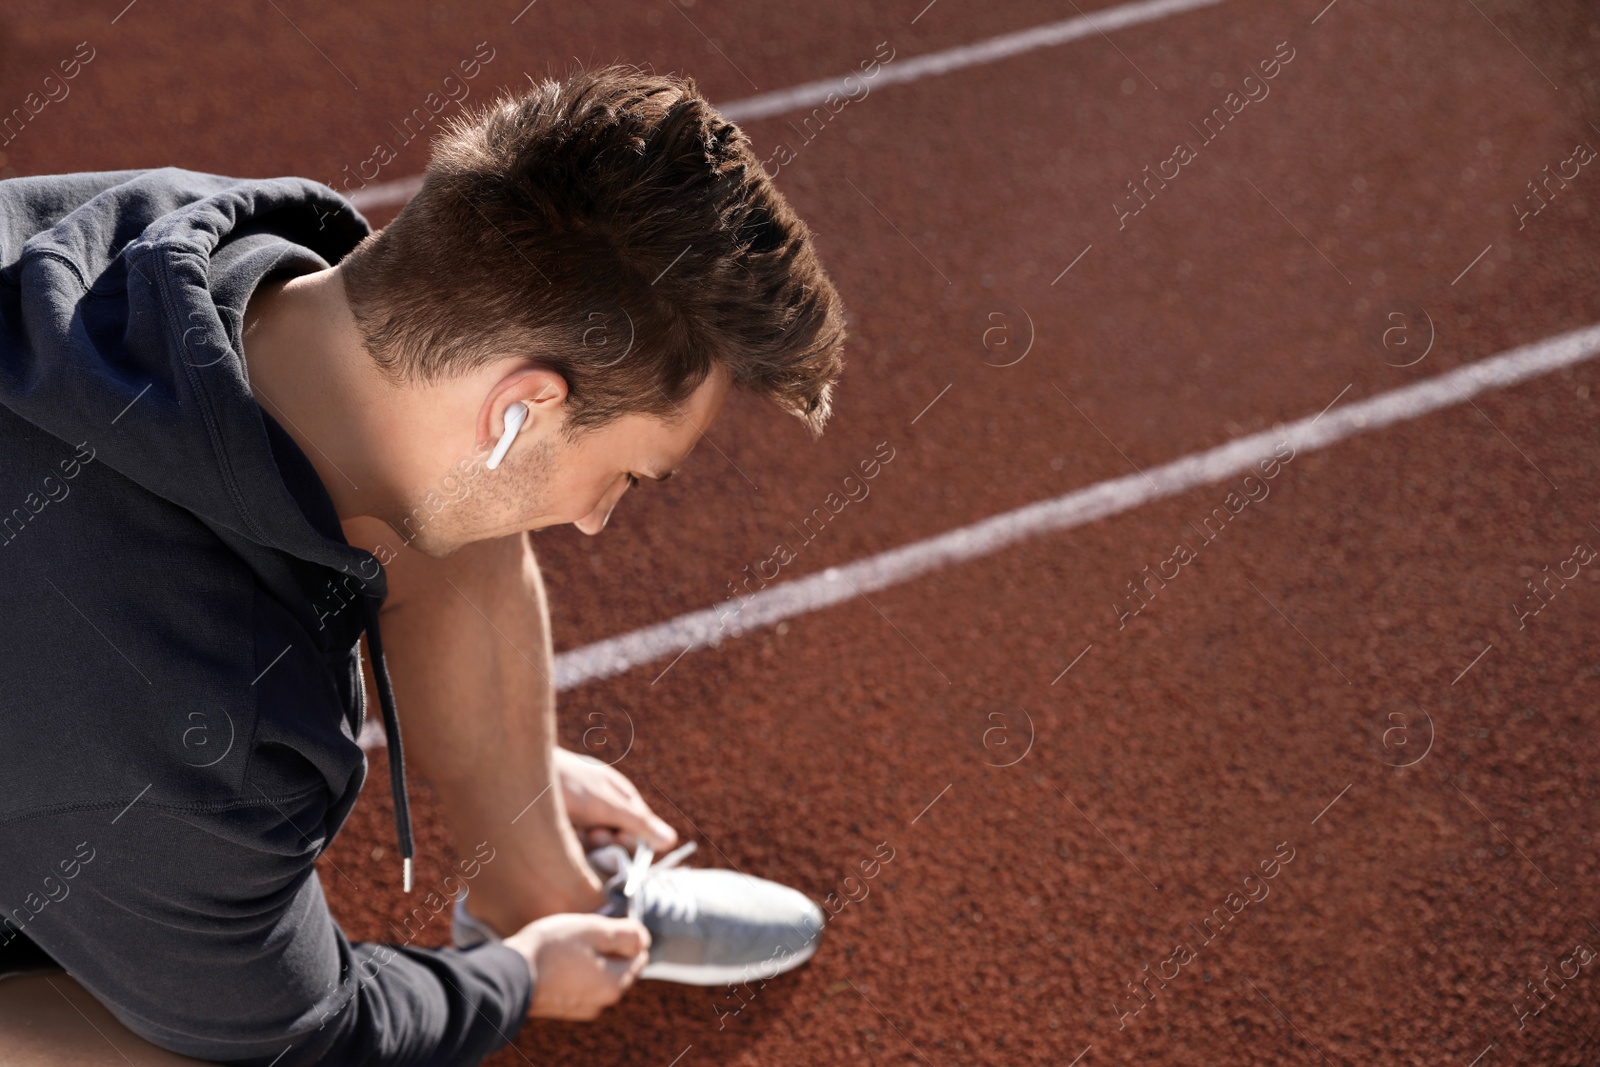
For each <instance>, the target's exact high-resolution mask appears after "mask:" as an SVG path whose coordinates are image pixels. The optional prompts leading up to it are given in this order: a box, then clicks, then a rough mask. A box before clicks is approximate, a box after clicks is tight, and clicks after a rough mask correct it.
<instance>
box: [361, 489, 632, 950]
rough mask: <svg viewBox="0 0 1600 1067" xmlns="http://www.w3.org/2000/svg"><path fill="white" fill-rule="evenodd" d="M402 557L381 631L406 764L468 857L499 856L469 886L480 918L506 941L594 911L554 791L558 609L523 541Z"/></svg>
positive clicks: (579, 855) (377, 541)
mask: <svg viewBox="0 0 1600 1067" xmlns="http://www.w3.org/2000/svg"><path fill="white" fill-rule="evenodd" d="M344 529H345V536H346V538H347V539H348V540H349V542H350V543H351V544H353V545H358V546H360V547H363V548H367V549H369V550H373V551H376V550H377V548H378V546H380V545H382V544H387V545H389V546H390V547H391V548H395V546H396V543H397V541H398V539H397V538H396V536H395V534H394V532H393V531H392V530H390V529H389V527H388V526H387V525H385V524H384V523H382V522H379V521H378V520H375V519H354V520H351V521H349V522H346V523H345V524H344ZM395 551H396V554H395V555H394V557H393V558H392V559H391V560H390V561H389V562H388V563H387V564H386V565H385V566H384V570H385V572H386V574H387V576H388V582H389V598H388V600H386V601H385V603H384V607H383V612H382V624H383V643H384V659H385V661H386V662H387V664H388V667H389V676H390V680H391V681H392V682H393V685H394V694H395V705H396V707H397V708H398V710H399V713H400V726H401V731H402V736H403V738H404V741H405V746H406V762H407V764H408V765H409V766H410V767H412V768H414V769H415V770H416V771H417V772H418V773H420V774H421V775H423V776H424V777H426V778H427V779H428V780H429V781H430V782H431V783H432V784H433V786H434V787H435V789H436V790H437V792H438V794H439V798H440V801H441V803H442V805H443V808H444V817H445V822H446V824H447V826H448V829H449V832H450V837H451V840H452V841H453V842H454V844H455V847H456V850H457V852H458V853H459V854H460V855H462V856H466V855H470V854H471V852H472V850H473V848H474V847H475V846H476V845H477V843H478V842H482V841H487V842H488V843H489V844H490V845H491V846H492V847H493V848H494V850H495V861H494V862H493V863H491V864H486V865H485V866H484V867H483V870H482V872H481V873H480V874H479V875H478V877H477V878H475V879H474V880H473V883H472V898H471V907H472V912H473V915H474V916H476V917H477V918H479V919H481V920H483V921H484V922H486V923H488V924H489V925H490V926H491V927H492V928H493V929H495V930H496V931H498V932H499V933H500V934H502V935H506V934H509V933H511V932H513V931H515V930H517V929H518V928H520V927H521V926H522V925H524V924H525V923H529V922H532V921H533V920H535V919H538V918H541V917H543V916H546V915H553V914H556V913H558V912H592V911H594V910H595V909H596V908H598V907H599V906H600V904H601V903H602V895H601V892H600V881H599V878H598V876H597V875H596V874H595V872H594V870H593V869H592V868H591V867H590V866H589V865H588V863H587V861H586V860H585V859H584V855H583V848H582V845H581V844H580V842H579V841H578V838H577V835H576V834H575V833H574V832H573V829H572V826H571V823H570V821H569V820H568V816H567V811H566V807H565V803H564V801H563V798H562V792H561V789H560V788H559V786H558V785H557V784H556V770H555V762H554V757H553V752H554V748H555V686H554V683H553V679H552V674H553V669H554V668H553V655H552V650H551V638H550V619H549V609H548V607H547V603H546V600H545V592H544V583H543V581H542V580H541V579H540V576H539V564H538V561H537V560H536V558H535V557H534V553H533V546H532V544H531V542H530V540H529V537H528V535H527V534H525V533H524V534H516V535H513V536H510V537H504V538H497V539H494V540H488V541H478V542H474V543H473V544H469V545H467V546H466V547H464V548H462V549H461V550H460V551H458V552H456V553H455V554H454V555H453V556H450V557H448V558H447V559H433V558H431V557H428V556H424V555H423V554H422V553H420V552H417V551H415V550H414V549H410V548H406V547H403V546H401V547H398V548H395ZM366 659H367V660H368V661H369V665H368V666H367V667H366V668H365V669H366V672H367V673H366V684H367V685H368V686H369V687H373V688H369V690H368V691H369V692H374V691H376V690H375V683H374V681H373V680H372V675H371V668H370V657H366Z"/></svg>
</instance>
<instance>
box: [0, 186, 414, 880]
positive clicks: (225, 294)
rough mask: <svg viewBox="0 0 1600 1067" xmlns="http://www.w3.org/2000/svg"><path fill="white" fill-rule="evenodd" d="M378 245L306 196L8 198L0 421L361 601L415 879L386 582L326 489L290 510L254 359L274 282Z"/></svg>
mask: <svg viewBox="0 0 1600 1067" xmlns="http://www.w3.org/2000/svg"><path fill="white" fill-rule="evenodd" d="M369 232H370V227H369V226H368V224H367V222H366V220H365V219H364V218H362V216H361V215H360V213H359V212H357V211H356V209H355V208H354V207H353V206H351V205H350V203H349V202H348V201H346V200H344V199H343V198H342V197H340V196H339V195H338V194H337V193H335V192H334V191H333V190H331V189H329V188H328V187H326V186H324V185H321V184H319V183H316V182H312V181H309V180H305V179H300V178H276V179H236V178H228V177H223V176H219V175H211V174H201V173H196V172H192V171H185V170H178V169H174V168H164V169H159V170H147V171H118V172H107V173H98V174H74V175H61V176H49V177H37V178H21V179H12V180H9V181H5V182H0V406H4V407H5V408H7V409H9V410H10V411H11V412H13V413H15V414H16V415H18V416H20V417H21V418H22V419H24V420H26V421H27V422H29V423H31V424H32V425H33V426H35V427H37V428H38V429H40V430H42V431H44V432H45V433H48V434H50V435H52V436H54V437H56V438H59V439H60V440H61V441H62V442H63V443H65V444H66V445H68V446H76V445H78V444H79V443H80V442H88V443H89V445H90V446H91V447H92V449H93V456H94V462H96V463H104V464H105V465H106V466H107V467H109V468H111V469H113V470H115V471H116V472H117V473H119V474H121V475H123V476H124V477H125V478H127V479H129V480H131V481H132V482H134V483H137V485H138V486H140V487H142V488H143V489H144V490H146V491H148V492H149V493H152V494H155V495H157V496H159V497H161V498H162V499H164V500H166V501H170V502H171V503H172V504H175V505H177V506H179V507H181V508H182V509H184V510H185V511H187V512H190V513H191V514H193V515H194V516H196V517H198V518H200V519H201V520H203V521H204V522H205V523H206V524H207V525H209V526H212V527H214V528H219V529H220V530H222V531H227V532H228V533H231V534H232V535H234V536H235V537H237V538H242V539H244V540H246V541H248V542H251V543H253V544H257V545H261V546H263V547H265V548H268V549H272V550H275V551H277V552H282V553H286V554H288V555H289V556H292V557H294V558H295V559H298V560H303V561H305V562H307V563H310V564H315V565H319V566H323V567H328V568H331V569H332V570H334V571H337V572H341V573H342V574H343V575H344V576H346V578H347V580H348V581H349V582H350V583H352V584H353V585H354V586H355V587H356V588H357V589H359V591H360V593H361V596H360V597H359V599H360V600H362V602H363V607H364V609H365V619H364V629H365V630H366V632H367V636H368V646H369V649H370V651H371V653H372V660H373V663H372V666H373V672H374V675H375V677H376V679H377V682H378V690H379V697H380V702H381V704H382V710H383V713H384V720H385V723H384V724H385V727H386V731H387V733H388V734H389V742H390V750H391V752H390V764H391V774H392V786H393V789H394V791H395V793H396V797H395V799H396V809H397V810H396V821H397V829H398V830H399V833H400V838H401V851H402V855H403V856H405V857H406V863H407V870H408V872H409V862H410V861H409V857H410V855H411V847H410V840H409V838H410V828H409V816H408V813H407V812H406V810H405V809H406V804H405V797H404V792H405V788H404V765H403V756H402V755H401V754H400V750H399V749H398V747H397V743H398V740H399V737H398V725H397V722H396V719H395V715H394V709H393V698H392V694H391V693H390V691H389V684H388V675H387V670H386V669H385V665H384V663H383V660H382V644H381V640H380V639H379V635H378V632H377V612H378V607H379V606H380V605H381V603H382V601H383V599H384V597H385V595H386V585H385V577H384V574H383V570H382V568H381V567H380V566H379V564H378V561H377V559H376V558H375V557H374V556H373V555H372V554H371V553H369V552H366V551H364V550H362V549H359V548H355V547H353V546H351V545H349V544H348V543H347V542H346V541H345V540H344V538H343V535H342V532H341V531H340V529H339V527H338V518H337V516H336V515H335V514H334V512H333V507H332V501H331V499H330V498H328V496H327V494H326V490H325V489H324V488H323V487H322V486H321V483H320V482H315V479H314V478H313V479H312V481H313V482H315V489H314V491H312V492H311V494H310V495H314V496H315V497H316V499H314V500H311V501H310V502H309V503H308V502H307V500H306V496H307V492H306V491H304V490H303V491H302V496H301V497H300V498H297V497H296V496H295V495H294V493H292V492H291V490H290V487H289V485H288V484H286V481H285V476H284V471H283V470H282V469H281V468H280V465H279V460H278V458H277V457H276V456H275V454H274V442H276V443H277V447H278V449H279V452H280V454H281V452H282V450H283V448H284V441H285V439H286V435H284V434H283V431H282V429H281V427H279V426H277V424H276V423H275V422H273V421H272V420H271V419H270V416H267V415H266V414H265V412H264V411H263V409H262V408H261V407H260V406H259V405H258V404H257V402H256V400H255V398H254V396H253V395H252V393H251V390H250V385H249V379H248V373H247V367H246V365H245V361H244V358H243V355H242V351H243V346H242V343H241V331H242V325H243V315H244V309H245V305H246V303H247V302H248V300H249V297H250V295H251V293H252V292H253V291H254V290H255V288H256V286H257V285H258V284H259V283H260V282H261V281H262V280H263V279H264V278H266V277H267V276H268V275H271V274H277V273H305V272H309V271H313V270H318V269H322V268H325V267H327V266H329V265H331V264H332V263H335V262H337V261H338V260H339V259H341V258H343V256H344V255H345V254H346V253H348V252H349V251H350V250H351V249H352V248H353V247H355V245H356V244H357V243H358V242H359V241H360V240H361V239H362V238H363V237H365V236H366V235H367V234H368V233H369ZM305 467H309V463H306V464H305ZM308 511H309V514H308ZM358 685H359V682H358ZM352 800H353V798H352ZM407 880H408V881H409V878H408V879H407Z"/></svg>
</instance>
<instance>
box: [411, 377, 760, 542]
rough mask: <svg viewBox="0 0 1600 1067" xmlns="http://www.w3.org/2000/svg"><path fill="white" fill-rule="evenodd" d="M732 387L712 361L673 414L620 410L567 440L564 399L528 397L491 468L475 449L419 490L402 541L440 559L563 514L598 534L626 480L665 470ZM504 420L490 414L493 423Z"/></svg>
mask: <svg viewBox="0 0 1600 1067" xmlns="http://www.w3.org/2000/svg"><path fill="white" fill-rule="evenodd" d="M730 389H731V379H730V378H729V376H728V373H727V372H726V371H725V370H724V369H723V368H721V367H720V366H715V365H714V366H713V369H712V372H711V374H710V375H709V376H708V377H707V378H706V380H705V381H704V382H702V383H701V384H700V386H699V387H698V388H697V389H696V390H695V391H694V392H693V393H691V394H690V395H689V396H688V397H687V398H686V399H685V400H684V402H683V403H682V404H681V405H680V412H679V415H678V417H677V418H674V419H671V420H663V419H658V418H654V417H651V416H647V415H637V414H628V415H622V416H619V417H618V418H616V419H614V420H612V421H611V422H608V423H606V424H605V425H603V426H601V427H599V428H597V429H592V430H585V431H582V432H581V433H580V434H579V435H578V437H577V438H576V439H574V440H570V441H569V440H567V439H566V437H565V435H564V433H563V430H564V427H565V422H566V413H565V410H564V405H563V404H561V403H556V404H554V405H553V406H552V405H550V404H547V403H541V404H536V405H535V412H534V414H533V415H532V416H531V417H530V420H529V423H528V424H527V425H525V426H524V427H523V429H522V430H520V431H519V432H518V433H517V436H516V438H515V440H514V442H513V444H512V446H511V450H510V451H509V452H508V453H507V454H506V456H505V458H504V460H502V461H501V463H500V466H499V467H497V468H496V469H495V470H489V469H488V468H487V467H486V466H484V464H483V458H484V456H483V455H479V456H478V457H476V459H477V462H476V464H475V465H470V466H468V467H467V468H466V470H467V473H461V472H460V471H459V470H456V469H454V468H453V469H452V470H453V471H454V472H455V474H456V476H455V477H454V478H453V479H451V477H450V475H447V476H446V478H447V479H450V480H449V482H448V485H447V486H446V487H444V488H439V489H435V491H434V495H433V498H432V499H431V501H430V500H429V499H428V498H427V497H426V495H425V492H424V493H419V494H417V499H415V500H414V501H413V502H412V503H413V508H412V511H411V513H410V515H409V517H408V521H407V522H406V523H405V524H404V525H403V526H402V527H401V529H400V532H401V535H402V536H403V537H406V538H408V540H407V544H408V545H409V546H410V547H412V548H415V549H417V550H418V551H420V552H422V553H424V554H425V555H429V556H433V557H436V558H442V557H445V556H448V555H451V554H453V553H454V552H456V551H457V550H458V549H460V548H461V547H462V546H464V545H467V544H470V543H472V542H474V541H481V540H486V539H488V538H493V537H505V536H509V535H511V534H514V533H517V532H519V531H522V530H537V529H543V528H545V527H548V526H559V525H561V524H562V523H572V524H573V525H574V526H576V527H577V528H578V529H580V530H582V531H583V532H584V533H586V534H589V535H591V536H592V535H594V534H598V533H599V532H600V531H601V530H602V529H604V528H605V525H606V521H607V520H608V519H609V518H610V517H611V511H612V509H613V508H615V507H616V506H617V503H618V502H619V501H620V500H621V499H622V497H623V495H624V494H626V493H627V491H628V490H629V489H630V488H631V487H632V486H633V485H635V484H638V483H640V482H644V481H646V480H657V481H664V480H666V479H667V478H669V477H671V476H672V474H673V472H674V471H676V470H677V468H678V466H679V465H680V464H681V463H682V462H683V460H684V458H685V457H686V456H687V455H688V454H689V452H690V451H691V450H692V449H693V448H694V446H695V444H696V443H697V442H698V441H699V440H700V437H701V434H702V433H704V431H705V430H706V429H707V428H708V427H709V426H710V425H711V423H712V421H713V420H714V419H715V418H716V416H717V414H718V413H719V412H720V411H721V410H722V406H723V404H724V403H725V402H726V401H727V396H728V393H729V391H730ZM539 395H542V394H539ZM563 395H564V393H563ZM502 426H503V421H500V420H496V421H495V422H494V423H493V428H494V430H496V431H498V430H500V428H501V427H502ZM495 439H497V438H495ZM489 443H491V444H492V443H493V440H491V441H490V442H489ZM474 471H475V473H472V472H474ZM391 525H394V524H393V523H391Z"/></svg>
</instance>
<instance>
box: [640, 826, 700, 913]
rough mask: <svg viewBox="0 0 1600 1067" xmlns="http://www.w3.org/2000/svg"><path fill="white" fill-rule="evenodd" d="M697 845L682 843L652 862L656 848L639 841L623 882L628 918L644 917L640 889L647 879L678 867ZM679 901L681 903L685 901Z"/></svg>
mask: <svg viewBox="0 0 1600 1067" xmlns="http://www.w3.org/2000/svg"><path fill="white" fill-rule="evenodd" d="M696 847H698V846H696V844H695V843H694V842H693V841H690V842H689V843H688V844H686V845H680V846H678V847H677V848H675V849H673V850H672V851H671V852H669V853H667V854H666V855H665V856H663V857H661V862H660V863H652V861H653V860H654V859H655V855H656V850H655V849H653V848H651V847H650V846H649V845H648V844H646V843H645V842H643V841H640V842H639V847H638V848H637V849H636V850H635V851H634V853H633V856H632V857H631V858H630V859H629V860H628V865H627V867H626V870H627V872H628V876H627V879H626V880H625V881H624V882H623V883H622V896H623V898H624V899H625V900H627V902H628V918H630V919H633V920H635V921H639V920H642V919H643V916H644V896H643V894H642V893H640V889H642V888H643V886H644V883H645V881H646V880H647V879H650V878H653V877H655V876H656V875H658V874H660V873H661V872H662V871H665V870H670V869H671V868H673V867H676V866H677V865H678V864H679V863H680V862H681V861H682V860H683V858H684V857H685V856H687V855H689V854H690V853H691V852H693V851H694V850H695V848H696ZM677 903H679V904H681V903H683V902H677ZM675 910H676V909H675Z"/></svg>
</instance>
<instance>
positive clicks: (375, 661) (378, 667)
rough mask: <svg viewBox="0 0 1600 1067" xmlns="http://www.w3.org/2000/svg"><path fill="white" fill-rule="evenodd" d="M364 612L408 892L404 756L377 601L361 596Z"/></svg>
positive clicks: (408, 805) (408, 817)
mask: <svg viewBox="0 0 1600 1067" xmlns="http://www.w3.org/2000/svg"><path fill="white" fill-rule="evenodd" d="M361 599H362V602H363V603H364V604H365V607H366V614H367V648H368V649H369V650H370V651H371V653H372V677H373V678H375V679H376V680H377V683H378V706H379V708H380V709H381V710H382V713H383V736H384V740H385V741H386V742H387V743H388V746H389V792H390V795H391V796H392V797H393V798H394V828H395V833H396V834H397V835H398V836H399V838H400V857H401V861H402V867H401V884H402V885H403V886H404V888H405V891H406V892H407V893H409V892H411V867H412V864H411V860H412V857H413V856H414V855H415V854H416V849H415V846H414V845H413V844H412V840H411V801H410V799H409V798H408V797H407V795H406V757H405V750H404V749H402V748H401V747H400V719H399V717H398V716H397V715H396V714H395V710H394V691H393V690H392V689H390V687H389V665H388V664H387V663H385V662H384V659H383V637H382V635H381V634H380V633H379V632H378V601H377V599H376V598H374V597H367V596H364V597H362V598H361Z"/></svg>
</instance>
